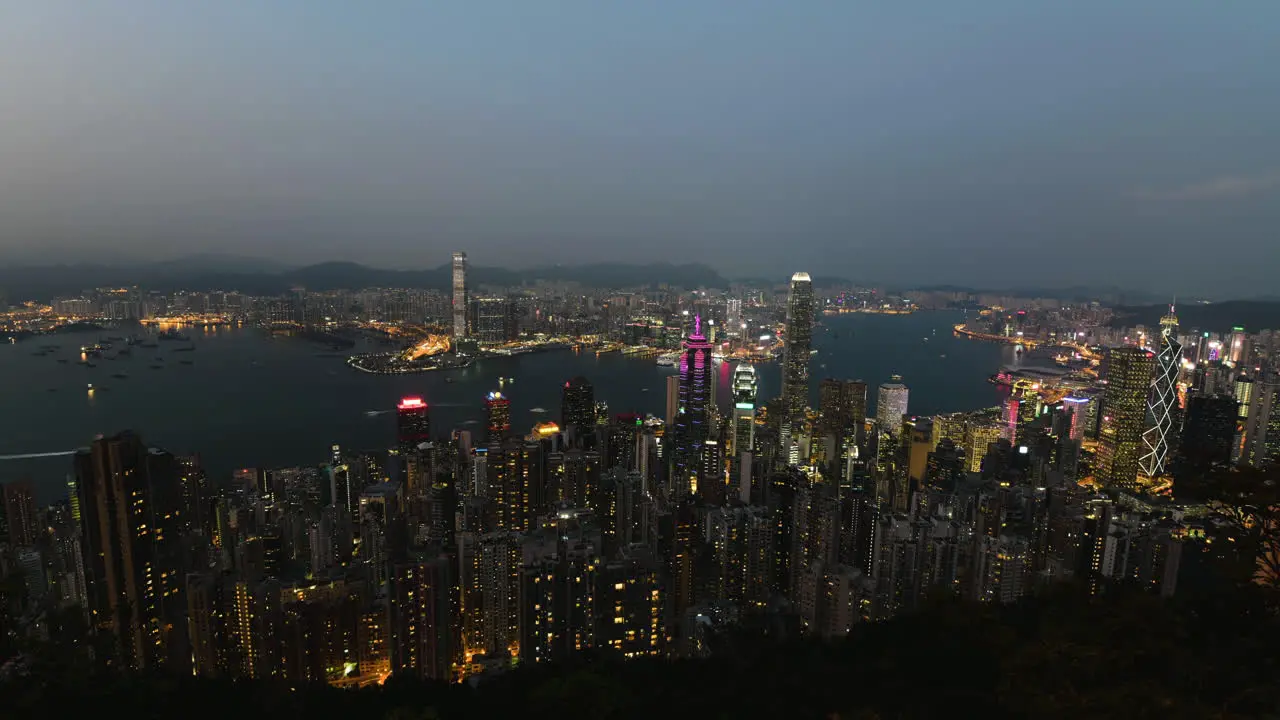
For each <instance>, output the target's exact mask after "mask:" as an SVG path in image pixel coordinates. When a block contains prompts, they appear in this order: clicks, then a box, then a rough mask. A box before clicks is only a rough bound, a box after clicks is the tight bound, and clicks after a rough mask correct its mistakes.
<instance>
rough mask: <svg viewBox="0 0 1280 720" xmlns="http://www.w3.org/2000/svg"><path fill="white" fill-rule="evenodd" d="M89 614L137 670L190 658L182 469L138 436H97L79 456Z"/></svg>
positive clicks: (118, 658) (121, 658)
mask: <svg viewBox="0 0 1280 720" xmlns="http://www.w3.org/2000/svg"><path fill="white" fill-rule="evenodd" d="M75 474H76V493H77V495H78V496H79V498H80V516H81V518H82V519H83V524H84V535H83V539H84V546H85V547H84V558H85V560H87V561H88V567H87V568H86V571H87V572H86V575H87V577H86V580H87V584H88V595H89V607H88V610H89V618H90V623H91V625H92V626H93V627H94V628H95V629H97V630H98V631H99V632H103V633H107V634H109V635H110V636H112V637H113V639H114V641H115V657H114V658H113V661H114V662H116V663H118V665H119V666H120V667H125V668H132V669H135V670H144V669H154V668H158V667H166V666H168V667H171V668H173V669H175V670H177V671H182V669H183V668H184V666H186V665H188V664H189V663H190V659H191V657H190V650H189V649H188V648H187V647H186V618H185V615H186V600H185V598H184V590H185V588H184V587H183V583H184V580H185V573H184V568H183V563H182V542H181V541H182V536H181V531H180V529H179V527H180V525H181V523H183V522H185V518H184V517H183V516H182V509H181V505H182V498H181V483H180V482H179V475H180V469H179V467H178V461H177V458H175V457H174V456H173V455H171V454H169V453H167V452H165V451H163V450H157V449H155V448H148V447H147V446H145V445H144V444H143V443H142V440H141V438H139V437H138V436H137V435H135V434H133V433H128V432H126V433H121V434H119V435H115V436H112V437H103V438H98V439H97V440H94V442H93V445H92V446H91V447H89V448H87V449H83V450H80V451H79V452H77V453H76V457H75Z"/></svg>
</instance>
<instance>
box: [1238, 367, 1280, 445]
mask: <svg viewBox="0 0 1280 720" xmlns="http://www.w3.org/2000/svg"><path fill="white" fill-rule="evenodd" d="M1255 390H1256V393H1255V395H1256V397H1254V401H1253V403H1252V404H1251V407H1250V409H1249V419H1248V421H1247V422H1246V423H1245V438H1244V455H1243V456H1242V457H1241V461H1242V462H1243V463H1244V464H1246V465H1250V466H1253V467H1264V466H1267V465H1273V464H1275V463H1276V462H1277V461H1280V376H1277V375H1275V374H1269V375H1267V376H1264V377H1263V378H1262V381H1261V382H1259V383H1257V384H1256V386H1255Z"/></svg>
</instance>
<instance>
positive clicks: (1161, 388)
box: [1139, 305, 1182, 477]
mask: <svg viewBox="0 0 1280 720" xmlns="http://www.w3.org/2000/svg"><path fill="white" fill-rule="evenodd" d="M1180 372H1182V344H1181V343H1179V342H1178V316H1177V315H1175V314H1174V311H1173V306H1172V305H1171V306H1169V314H1168V315H1165V316H1164V317H1163V318H1161V319H1160V351H1159V354H1157V355H1156V370H1155V376H1154V377H1152V379H1151V391H1150V393H1149V394H1148V399H1147V421H1148V424H1149V427H1148V428H1147V429H1146V431H1145V432H1143V434H1142V445H1143V453H1142V457H1141V458H1140V459H1139V467H1140V468H1141V470H1142V473H1143V474H1144V475H1146V476H1147V477H1156V476H1159V475H1164V474H1166V473H1167V472H1168V471H1169V462H1170V461H1171V460H1172V452H1173V446H1174V444H1175V443H1176V442H1177V440H1178V436H1179V434H1180V433H1181V432H1182V408H1181V407H1179V406H1178V373H1180Z"/></svg>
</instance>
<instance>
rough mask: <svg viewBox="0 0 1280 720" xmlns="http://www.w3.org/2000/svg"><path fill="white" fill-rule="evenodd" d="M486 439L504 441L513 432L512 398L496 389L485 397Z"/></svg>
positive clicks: (493, 441)
mask: <svg viewBox="0 0 1280 720" xmlns="http://www.w3.org/2000/svg"><path fill="white" fill-rule="evenodd" d="M484 412H485V429H486V430H487V431H488V435H487V436H486V439H487V440H488V441H489V442H491V443H495V442H502V440H503V438H505V437H506V436H507V435H508V434H509V433H510V432H511V398H509V397H507V396H506V395H503V394H502V393H500V392H498V391H497V390H494V391H492V392H490V393H489V394H488V395H486V396H485V398H484Z"/></svg>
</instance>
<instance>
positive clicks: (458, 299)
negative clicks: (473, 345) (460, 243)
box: [453, 252, 467, 340]
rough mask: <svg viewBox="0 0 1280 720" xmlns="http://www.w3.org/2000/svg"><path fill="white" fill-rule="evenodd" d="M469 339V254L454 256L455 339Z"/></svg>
mask: <svg viewBox="0 0 1280 720" xmlns="http://www.w3.org/2000/svg"><path fill="white" fill-rule="evenodd" d="M466 337H467V254H466V253H464V252H456V253H454V254H453V339H454V340H462V339H465V338H466Z"/></svg>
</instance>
